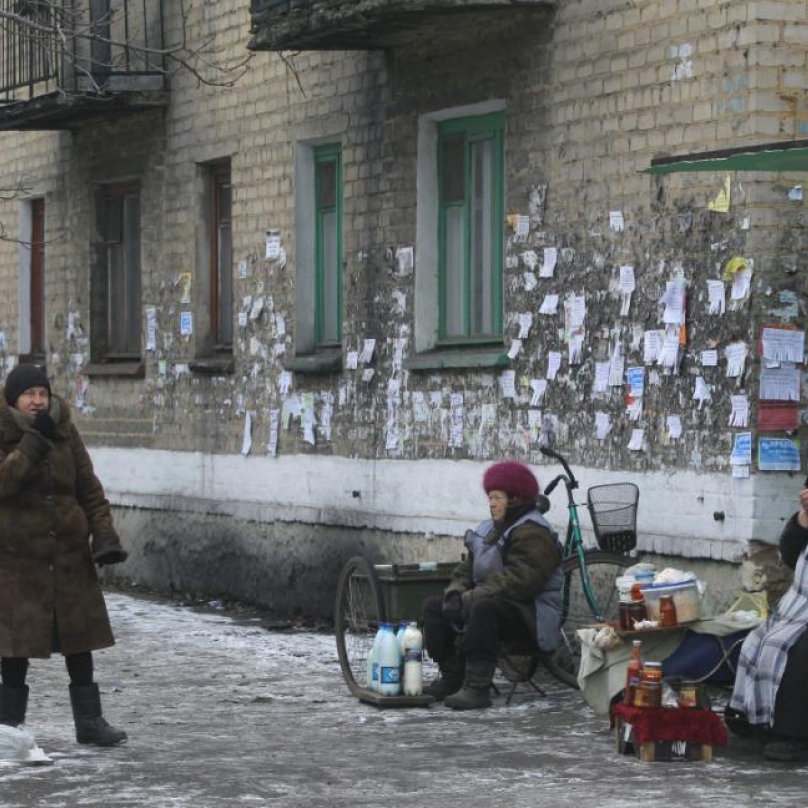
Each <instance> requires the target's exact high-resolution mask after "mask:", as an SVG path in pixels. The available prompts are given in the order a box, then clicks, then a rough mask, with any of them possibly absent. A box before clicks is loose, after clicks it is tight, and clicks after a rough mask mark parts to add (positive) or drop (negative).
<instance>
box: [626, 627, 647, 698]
mask: <svg viewBox="0 0 808 808" xmlns="http://www.w3.org/2000/svg"><path fill="white" fill-rule="evenodd" d="M642 668H643V665H642V640H634V644H633V645H632V646H631V657H630V659H629V661H628V667H627V668H626V692H625V698H624V702H625V703H626V704H632V705H633V704H634V694H635V693H636V692H637V688H638V687H639V686H640V679H641V678H642Z"/></svg>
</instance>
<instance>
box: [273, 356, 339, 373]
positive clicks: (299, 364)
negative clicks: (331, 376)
mask: <svg viewBox="0 0 808 808" xmlns="http://www.w3.org/2000/svg"><path fill="white" fill-rule="evenodd" d="M282 364H283V369H284V370H292V371H294V372H295V373H303V374H306V373H309V374H312V375H315V374H318V373H340V372H341V371H342V351H340V350H337V351H322V352H320V353H313V354H306V355H304V356H293V357H290V358H289V359H284V360H283V363H282Z"/></svg>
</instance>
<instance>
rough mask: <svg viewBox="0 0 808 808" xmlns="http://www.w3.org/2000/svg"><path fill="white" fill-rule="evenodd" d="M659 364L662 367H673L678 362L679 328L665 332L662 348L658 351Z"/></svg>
mask: <svg viewBox="0 0 808 808" xmlns="http://www.w3.org/2000/svg"><path fill="white" fill-rule="evenodd" d="M659 364H660V365H662V367H664V368H675V367H676V366H677V365H678V364H679V330H678V329H671V330H670V331H666V332H665V339H664V340H663V342H662V350H661V351H660V352H659Z"/></svg>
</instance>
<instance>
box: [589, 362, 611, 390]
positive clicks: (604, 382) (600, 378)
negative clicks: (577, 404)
mask: <svg viewBox="0 0 808 808" xmlns="http://www.w3.org/2000/svg"><path fill="white" fill-rule="evenodd" d="M611 364H612V363H611V362H595V383H594V384H593V386H592V392H593V393H605V392H607V391H608V389H609V368H610V367H611Z"/></svg>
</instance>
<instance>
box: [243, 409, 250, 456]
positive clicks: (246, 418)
mask: <svg viewBox="0 0 808 808" xmlns="http://www.w3.org/2000/svg"><path fill="white" fill-rule="evenodd" d="M250 449H252V414H251V413H249V412H248V413H247V414H246V415H245V416H244V437H243V438H242V441H241V453H242V454H243V455H244V457H247V455H248V454H249V453H250Z"/></svg>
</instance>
